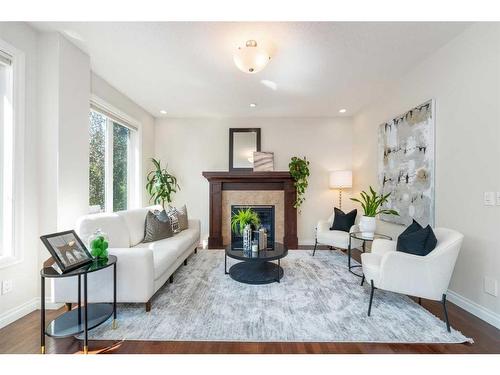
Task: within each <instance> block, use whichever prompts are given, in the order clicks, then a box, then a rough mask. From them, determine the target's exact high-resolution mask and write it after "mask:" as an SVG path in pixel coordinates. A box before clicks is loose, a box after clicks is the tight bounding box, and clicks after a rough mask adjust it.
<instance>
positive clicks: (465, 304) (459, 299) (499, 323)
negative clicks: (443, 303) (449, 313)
mask: <svg viewBox="0 0 500 375" xmlns="http://www.w3.org/2000/svg"><path fill="white" fill-rule="evenodd" d="M446 297H447V299H448V301H450V302H452V303H454V304H455V305H457V306H459V307H461V308H462V309H464V310H466V311H468V312H470V313H471V314H472V315H475V316H477V317H478V318H479V319H482V320H484V321H485V322H487V323H489V324H491V325H492V326H495V327H496V328H498V329H500V315H499V314H497V313H495V312H493V311H491V310H489V309H487V308H486V307H484V306H481V305H479V304H478V303H476V302H474V301H471V300H470V299H468V298H465V297H464V296H461V295H460V294H458V293H456V292H454V291H452V290H448V292H447V293H446Z"/></svg>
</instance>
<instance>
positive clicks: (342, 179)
mask: <svg viewBox="0 0 500 375" xmlns="http://www.w3.org/2000/svg"><path fill="white" fill-rule="evenodd" d="M349 188H352V171H331V172H330V189H339V209H342V189H349Z"/></svg>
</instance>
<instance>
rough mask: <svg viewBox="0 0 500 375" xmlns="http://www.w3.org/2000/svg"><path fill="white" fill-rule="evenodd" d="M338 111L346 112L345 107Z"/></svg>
mask: <svg viewBox="0 0 500 375" xmlns="http://www.w3.org/2000/svg"><path fill="white" fill-rule="evenodd" d="M339 112H340V113H346V112H347V109H345V108H342V109H341V110H340V111H339Z"/></svg>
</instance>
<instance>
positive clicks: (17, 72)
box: [0, 39, 26, 268]
mask: <svg viewBox="0 0 500 375" xmlns="http://www.w3.org/2000/svg"><path fill="white" fill-rule="evenodd" d="M0 50H2V51H3V52H5V53H7V54H9V55H10V56H11V57H12V59H11V66H12V126H13V132H12V142H13V144H12V173H11V175H10V178H11V179H12V203H11V209H12V216H11V220H12V223H13V225H12V233H11V244H10V246H11V249H10V251H8V252H5V249H2V253H0V268H5V267H10V266H13V265H15V264H18V263H21V262H23V261H24V243H25V241H24V235H23V233H24V169H25V168H24V159H25V155H24V129H25V116H26V113H25V110H26V92H25V90H26V88H25V82H26V70H25V69H26V55H25V53H24V52H23V51H21V50H19V49H17V48H16V47H14V46H12V45H11V44H9V43H7V42H6V41H4V40H3V39H0ZM2 199H3V198H2Z"/></svg>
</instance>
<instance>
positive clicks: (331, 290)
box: [89, 250, 472, 343]
mask: <svg viewBox="0 0 500 375" xmlns="http://www.w3.org/2000/svg"><path fill="white" fill-rule="evenodd" d="M311 253H312V252H311V251H306V250H294V251H290V252H289V253H288V256H287V257H286V258H284V259H282V261H281V265H282V267H283V268H284V270H285V274H284V277H283V279H282V280H281V283H279V284H278V283H273V284H268V285H246V284H241V283H238V282H236V281H234V280H233V279H231V278H230V277H229V275H224V252H223V251H222V250H215V251H214V250H208V251H207V250H204V251H199V252H198V254H196V255H193V256H192V257H191V258H190V259H189V263H188V265H187V266H185V267H184V266H181V267H180V268H179V270H178V271H177V272H176V273H175V274H174V283H173V284H166V285H165V286H164V287H163V288H162V289H161V290H160V291H159V292H158V293H157V295H156V297H155V298H154V299H153V301H152V309H151V312H149V313H146V312H145V310H144V305H143V304H141V305H138V304H137V305H134V304H119V305H118V321H117V323H118V327H117V328H116V329H115V330H113V329H112V328H111V322H110V321H109V322H106V323H104V324H103V325H102V326H100V327H97V328H95V329H94V330H92V331H90V333H89V338H90V339H93V340H158V341H175V340H182V341H250V342H287V341H288V342H384V343H462V342H466V341H470V342H471V341H472V340H471V339H468V338H467V337H465V336H464V335H462V334H461V333H460V332H459V331H456V330H454V329H452V331H451V333H448V332H447V331H446V328H445V323H444V322H443V321H442V320H440V319H438V318H437V317H436V316H434V315H432V314H431V313H430V312H428V311H427V310H426V309H424V308H422V307H421V306H419V305H418V304H417V303H415V302H414V301H412V300H411V299H410V298H408V297H407V296H403V295H399V294H395V293H390V292H384V291H382V290H376V291H375V298H374V302H373V307H372V316H371V317H368V316H367V315H366V311H367V308H368V300H369V296H370V287H369V286H368V285H367V284H366V283H365V285H364V286H360V279H359V278H358V277H356V276H354V275H352V274H351V273H349V272H348V270H347V258H346V255H345V254H342V253H340V252H336V251H319V252H317V253H316V256H315V257H312V256H311ZM235 262H236V261H234V260H232V259H229V258H228V268H229V265H232V264H234V263H235ZM452 323H453V322H452Z"/></svg>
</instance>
